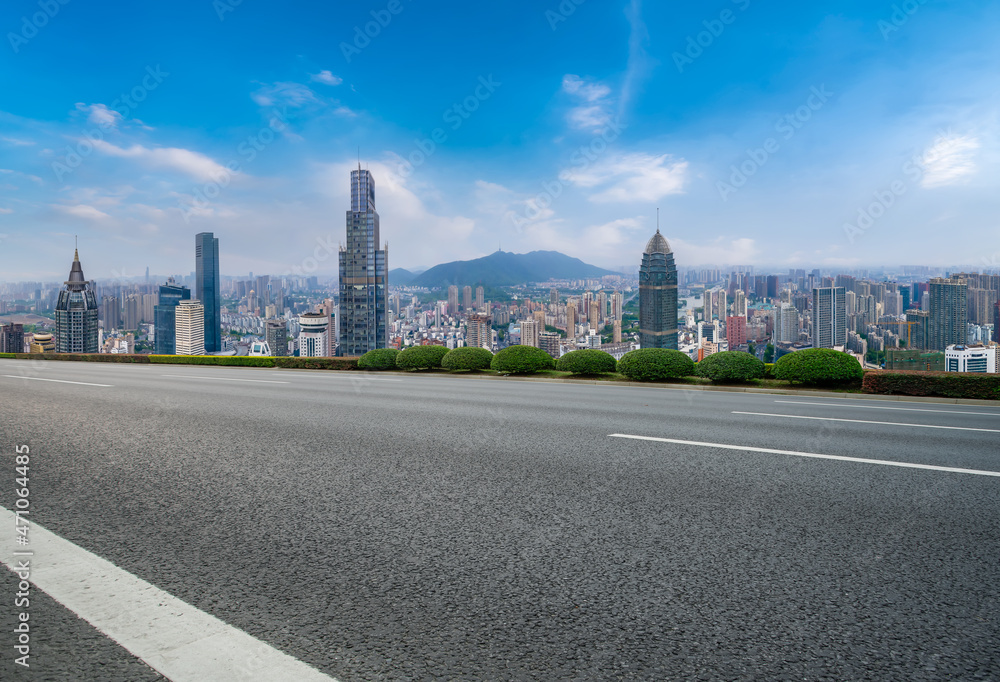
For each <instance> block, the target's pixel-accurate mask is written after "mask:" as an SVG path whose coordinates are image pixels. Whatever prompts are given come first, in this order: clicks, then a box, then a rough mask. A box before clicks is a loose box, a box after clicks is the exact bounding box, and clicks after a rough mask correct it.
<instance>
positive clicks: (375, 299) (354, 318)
mask: <svg viewBox="0 0 1000 682" xmlns="http://www.w3.org/2000/svg"><path fill="white" fill-rule="evenodd" d="M378 246H379V225H378V213H377V212H376V211H375V180H374V179H373V178H372V174H371V173H370V172H368V171H366V170H361V167H360V166H359V167H358V170H356V171H351V210H350V211H348V212H347V245H346V246H344V247H341V249H340V304H339V315H340V347H339V348H338V349H337V355H344V356H355V355H364V354H365V353H367V352H368V351H370V350H373V349H375V348H385V347H386V346H387V345H388V342H389V335H388V326H387V315H386V311H387V307H388V306H387V304H388V300H387V295H388V287H389V279H388V273H389V267H388V258H389V248H388V246H386V247H385V248H383V249H382V250H379V248H378Z"/></svg>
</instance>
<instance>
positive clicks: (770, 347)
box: [764, 343, 774, 363]
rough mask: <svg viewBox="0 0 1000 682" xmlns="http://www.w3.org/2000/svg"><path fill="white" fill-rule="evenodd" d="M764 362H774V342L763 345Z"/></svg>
mask: <svg viewBox="0 0 1000 682" xmlns="http://www.w3.org/2000/svg"><path fill="white" fill-rule="evenodd" d="M764 362H765V363H769V362H774V344H773V343H769V344H767V346H765V347H764Z"/></svg>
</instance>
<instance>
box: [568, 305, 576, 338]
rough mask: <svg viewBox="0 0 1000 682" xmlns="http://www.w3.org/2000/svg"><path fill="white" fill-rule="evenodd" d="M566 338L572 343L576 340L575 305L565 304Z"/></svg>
mask: <svg viewBox="0 0 1000 682" xmlns="http://www.w3.org/2000/svg"><path fill="white" fill-rule="evenodd" d="M566 337H567V338H568V339H569V340H570V341H572V340H573V339H575V338H576V304H575V303H567V304H566Z"/></svg>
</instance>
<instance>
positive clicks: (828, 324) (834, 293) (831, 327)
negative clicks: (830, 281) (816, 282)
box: [812, 287, 847, 348]
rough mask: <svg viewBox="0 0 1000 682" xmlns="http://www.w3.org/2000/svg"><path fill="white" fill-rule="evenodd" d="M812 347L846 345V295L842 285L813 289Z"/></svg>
mask: <svg viewBox="0 0 1000 682" xmlns="http://www.w3.org/2000/svg"><path fill="white" fill-rule="evenodd" d="M812 323H813V348H833V347H835V346H846V345H847V296H846V290H845V289H844V287H817V288H815V289H813V307H812Z"/></svg>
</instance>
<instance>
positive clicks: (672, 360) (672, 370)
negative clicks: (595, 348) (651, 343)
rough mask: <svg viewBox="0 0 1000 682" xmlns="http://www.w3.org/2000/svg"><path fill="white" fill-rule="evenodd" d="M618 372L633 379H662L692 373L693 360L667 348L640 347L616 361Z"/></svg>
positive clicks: (678, 377)
mask: <svg viewBox="0 0 1000 682" xmlns="http://www.w3.org/2000/svg"><path fill="white" fill-rule="evenodd" d="M618 372H619V373H620V374H624V375H625V376H627V377H628V378H629V379H632V380H633V381H664V380H668V379H681V378H683V377H687V376H691V375H692V374H694V360H692V359H691V358H689V357H688V356H687V354H686V353H682V352H680V351H679V350H669V349H667V348H640V349H639V350H633V351H629V352H628V353H625V355H623V356H622V359H621V360H619V361H618Z"/></svg>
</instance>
